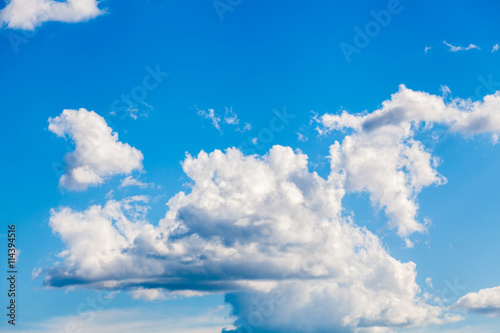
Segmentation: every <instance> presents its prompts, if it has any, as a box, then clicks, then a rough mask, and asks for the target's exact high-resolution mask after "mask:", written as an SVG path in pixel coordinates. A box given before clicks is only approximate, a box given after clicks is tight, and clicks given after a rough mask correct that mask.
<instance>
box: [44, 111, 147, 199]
mask: <svg viewBox="0 0 500 333" xmlns="http://www.w3.org/2000/svg"><path fill="white" fill-rule="evenodd" d="M49 130H50V131H51V132H53V133H54V134H56V135H57V136H59V137H63V138H69V139H71V140H72V141H73V142H74V144H75V150H74V151H73V152H70V153H67V154H66V155H65V156H64V162H65V164H66V170H65V173H64V175H62V176H61V178H60V179H59V185H60V186H63V187H65V188H67V189H69V190H76V191H80V190H84V189H86V188H87V187H88V186H95V185H98V184H102V183H103V182H104V179H105V178H106V177H110V176H113V175H119V174H129V173H131V172H132V171H133V170H141V169H142V160H143V155H142V153H141V152H140V151H139V150H137V149H135V148H133V147H131V146H130V145H128V144H126V143H122V142H120V141H118V134H117V133H114V132H113V131H112V129H111V128H110V127H109V126H108V125H107V124H106V121H105V120H104V118H103V117H101V116H99V115H98V114H97V113H95V112H94V111H87V110H86V109H83V108H82V109H79V110H64V111H63V112H62V113H61V115H59V116H57V117H55V118H49Z"/></svg>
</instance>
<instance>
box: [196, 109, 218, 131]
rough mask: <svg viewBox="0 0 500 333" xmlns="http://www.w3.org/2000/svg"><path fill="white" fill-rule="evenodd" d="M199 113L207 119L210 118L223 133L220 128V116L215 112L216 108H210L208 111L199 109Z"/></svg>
mask: <svg viewBox="0 0 500 333" xmlns="http://www.w3.org/2000/svg"><path fill="white" fill-rule="evenodd" d="M198 115H199V116H200V117H204V118H206V119H210V120H211V121H212V125H214V127H215V128H216V129H217V130H218V131H219V132H220V133H221V134H222V130H221V129H220V125H219V123H220V117H219V116H217V115H216V114H215V111H214V109H208V112H207V111H205V110H198Z"/></svg>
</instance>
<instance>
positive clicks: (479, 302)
mask: <svg viewBox="0 0 500 333" xmlns="http://www.w3.org/2000/svg"><path fill="white" fill-rule="evenodd" d="M454 307H455V308H457V309H461V310H465V311H467V312H470V313H476V314H481V315H487V316H491V317H500V287H494V288H487V289H481V290H479V291H478V292H476V293H468V294H467V295H465V296H462V297H460V299H459V300H458V301H457V302H456V303H455V304H454Z"/></svg>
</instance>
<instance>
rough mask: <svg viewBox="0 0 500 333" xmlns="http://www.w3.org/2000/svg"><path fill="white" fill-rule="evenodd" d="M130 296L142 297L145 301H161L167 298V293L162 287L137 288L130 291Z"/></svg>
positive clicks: (134, 297) (133, 297)
mask: <svg viewBox="0 0 500 333" xmlns="http://www.w3.org/2000/svg"><path fill="white" fill-rule="evenodd" d="M130 296H131V297H132V299H141V300H143V301H149V302H151V301H157V300H159V301H161V300H166V299H167V295H166V294H165V293H164V291H163V289H161V288H151V289H145V288H135V289H133V290H132V291H130Z"/></svg>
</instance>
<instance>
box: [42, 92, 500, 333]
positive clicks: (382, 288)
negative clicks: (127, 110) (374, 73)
mask: <svg viewBox="0 0 500 333" xmlns="http://www.w3.org/2000/svg"><path fill="white" fill-rule="evenodd" d="M499 110H500V94H498V93H497V94H494V95H489V96H486V97H485V98H484V102H474V103H473V102H470V101H466V100H461V99H454V100H451V101H445V98H444V97H439V96H434V95H430V94H427V93H424V92H417V91H413V90H410V89H407V88H406V87H404V86H400V89H399V91H398V92H397V93H395V94H394V95H392V97H391V98H390V99H389V100H386V101H384V102H383V103H382V106H381V108H380V109H378V110H375V111H374V112H372V113H370V114H368V113H362V114H349V113H347V112H343V113H342V114H341V115H331V114H326V115H323V116H322V117H320V118H318V121H319V122H320V126H321V127H320V128H319V131H320V133H322V134H324V135H326V134H327V133H328V132H329V131H333V130H341V131H349V133H348V134H346V135H345V137H344V139H343V141H342V142H335V143H333V144H332V145H331V147H330V161H331V172H330V174H329V175H328V176H327V177H326V178H323V177H321V176H319V175H318V174H317V173H315V172H310V171H309V168H308V157H307V156H306V155H305V154H303V153H301V152H298V151H294V150H293V149H292V148H290V147H283V146H274V147H273V148H272V149H271V150H270V151H269V152H268V153H267V154H266V155H264V156H258V155H251V156H245V155H243V154H242V153H241V152H240V151H239V150H237V149H235V148H230V149H228V150H226V151H225V152H222V151H219V150H215V151H214V152H212V153H209V154H208V153H206V152H204V151H202V152H200V153H199V154H198V156H196V157H192V156H189V155H188V156H187V157H186V159H185V160H184V162H183V164H182V167H183V170H184V172H185V173H186V175H187V176H188V177H189V178H190V179H191V180H192V187H191V191H190V192H189V193H185V192H179V193H177V194H176V195H175V196H173V197H172V198H170V200H168V202H167V207H168V209H167V213H166V215H165V217H164V218H162V219H161V220H160V221H159V222H158V223H154V222H153V221H148V220H147V218H146V215H145V212H146V211H147V209H148V206H147V202H148V198H147V197H144V196H135V197H130V198H127V199H123V200H121V201H115V200H109V201H108V202H107V203H105V204H104V205H93V206H91V207H89V208H87V209H86V210H83V211H75V210H73V209H71V208H68V207H60V208H58V209H54V210H52V212H51V218H50V226H51V228H52V229H53V231H54V232H55V233H57V234H58V235H59V236H60V237H61V239H62V240H63V241H64V243H65V246H66V249H65V250H64V251H63V252H62V253H61V254H60V255H61V257H62V258H63V259H62V261H61V262H59V263H58V264H57V265H56V266H54V267H53V268H46V269H45V270H44V272H45V276H46V279H45V283H46V285H48V286H53V287H63V286H75V285H79V286H83V287H88V288H94V289H110V290H122V289H124V290H129V291H130V294H131V297H133V298H136V299H144V300H153V299H165V298H167V297H168V294H169V293H174V294H176V293H177V294H179V293H180V294H182V295H187V296H189V295H198V294H200V293H223V294H225V295H226V297H225V299H226V302H228V303H229V304H231V305H232V307H233V314H234V315H235V316H236V317H237V320H236V322H235V326H236V327H248V326H250V327H258V328H259V329H262V330H266V331H272V332H290V331H296V330H300V331H304V332H322V331H325V332H326V331H332V330H338V331H363V330H367V331H368V330H370V329H379V330H380V331H387V329H389V328H391V327H408V326H423V325H427V324H432V323H435V324H438V323H443V322H447V321H453V320H458V319H459V318H460V317H458V316H456V315H454V314H453V313H450V312H448V310H447V309H444V308H442V307H441V306H440V305H439V304H432V303H429V302H427V301H426V299H429V298H428V297H424V295H423V294H422V291H421V289H420V287H419V286H418V285H417V283H416V274H417V271H416V265H415V264H414V263H413V262H411V261H410V262H401V261H398V260H396V259H395V258H393V257H392V256H391V255H390V254H389V253H388V252H387V250H386V249H385V248H384V246H382V244H381V242H380V240H379V238H378V237H377V236H376V235H375V234H373V233H371V232H370V231H368V230H367V229H365V228H361V227H359V226H357V225H356V224H355V221H353V220H352V219H351V218H349V217H346V216H345V214H344V210H343V206H342V199H343V198H344V196H345V195H346V194H347V193H352V192H359V191H365V192H368V193H369V194H370V199H371V201H372V203H373V204H374V205H377V206H379V207H382V208H383V209H384V210H385V211H386V213H387V215H388V217H389V219H390V220H389V226H390V227H392V228H394V229H396V231H397V233H398V235H400V236H401V237H403V238H404V239H406V241H407V244H408V245H410V244H411V241H410V240H409V237H410V235H411V234H412V233H414V232H423V231H425V225H423V224H422V223H421V222H419V221H418V219H417V215H418V204H417V201H416V197H417V195H418V193H419V192H420V191H421V190H422V189H423V188H424V187H426V186H430V185H433V184H434V185H440V184H444V183H445V181H446V180H445V178H444V177H443V176H441V175H440V174H439V173H438V172H437V170H436V167H437V165H438V161H437V159H436V158H434V157H433V156H432V155H431V152H430V151H428V150H426V149H425V148H424V147H423V145H422V143H421V142H419V141H418V140H417V139H416V138H415V133H416V130H417V129H423V130H425V129H429V128H430V127H432V126H433V125H443V126H446V127H447V128H448V130H450V131H452V132H457V133H461V134H464V135H472V134H482V133H489V134H490V135H498V133H499V132H500V116H499V113H498V112H499ZM49 123H50V125H49V129H50V130H51V131H53V132H54V133H56V134H57V135H59V136H65V135H68V136H69V137H70V138H72V140H73V141H74V142H75V146H76V148H75V152H73V153H70V154H68V155H67V156H66V157H65V161H66V163H67V164H68V169H67V172H66V174H65V175H64V176H63V177H64V178H61V184H62V185H64V186H67V187H69V188H77V189H83V188H85V187H87V186H89V185H95V184H98V183H100V182H102V181H103V178H104V177H106V176H110V175H113V174H120V173H121V174H126V173H129V172H131V171H132V170H134V169H139V168H140V166H141V161H142V154H141V153H140V152H139V151H137V150H135V149H134V148H132V147H130V146H129V145H127V144H123V143H121V142H119V141H118V137H117V135H116V134H113V133H112V130H111V129H110V128H109V127H108V126H107V125H106V123H105V121H104V119H103V118H102V117H100V116H98V115H97V114H95V113H94V112H89V111H87V110H85V109H80V110H79V111H75V110H65V111H64V112H63V113H62V114H61V116H59V117H56V118H55V119H50V120H49ZM94 132H95V133H101V135H100V136H98V137H99V138H100V142H101V144H99V145H89V144H87V146H88V147H87V148H85V149H84V148H83V147H84V144H83V142H85V140H89V136H90V135H91V134H92V133H94ZM102 133H104V134H102ZM71 156H74V158H72V159H71ZM110 156H112V158H111V159H108V157H110ZM116 161H119V163H118V162H116ZM115 162H116V163H115ZM118 166H119V167H118ZM130 179H131V178H130ZM428 281H430V280H428ZM479 294H481V292H480V293H479ZM467 296H468V295H467ZM467 296H464V297H463V298H462V299H461V300H459V301H458V303H457V308H460V309H465V308H472V307H473V306H471V305H470V304H474V302H476V298H478V297H476V296H469V297H467ZM479 298H482V297H479ZM495 299H496V298H495ZM490 300H491V299H490V298H488V299H487V302H486V303H488V304H490V303H491V302H490ZM476 303H477V302H476ZM255 304H259V306H260V307H259V308H260V310H259V311H256V310H255ZM481 304H482V303H481Z"/></svg>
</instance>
